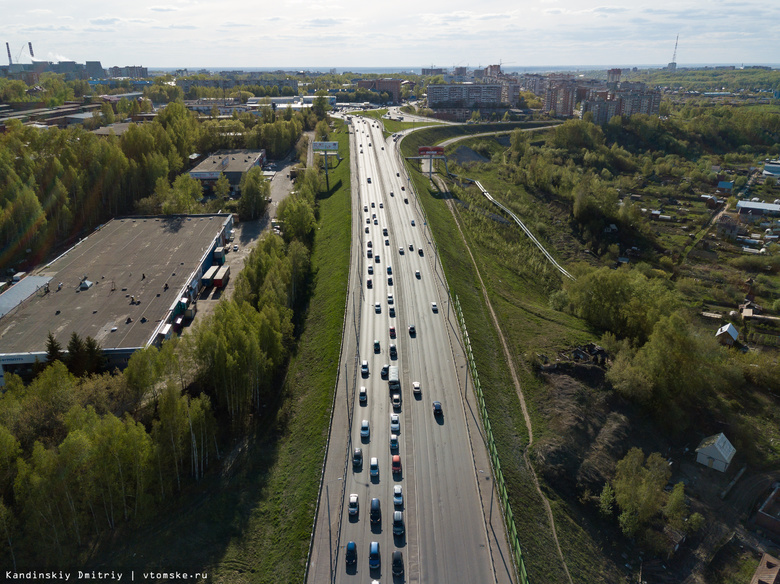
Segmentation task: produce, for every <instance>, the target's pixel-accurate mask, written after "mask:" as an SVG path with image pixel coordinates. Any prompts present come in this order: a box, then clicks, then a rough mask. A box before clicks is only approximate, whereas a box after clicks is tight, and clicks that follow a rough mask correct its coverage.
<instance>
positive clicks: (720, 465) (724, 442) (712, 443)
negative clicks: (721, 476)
mask: <svg viewBox="0 0 780 584" xmlns="http://www.w3.org/2000/svg"><path fill="white" fill-rule="evenodd" d="M736 452H737V449H736V448H734V446H733V445H732V444H731V442H729V439H728V438H726V435H725V434H724V433H723V432H721V433H720V434H715V435H714V436H708V437H707V438H705V439H704V440H702V441H701V444H699V446H698V448H696V462H698V463H699V464H703V465H704V466H706V467H708V468H714V469H715V470H719V471H720V472H726V470H727V469H728V468H729V464H731V460H732V459H733V458H734V455H735V454H736Z"/></svg>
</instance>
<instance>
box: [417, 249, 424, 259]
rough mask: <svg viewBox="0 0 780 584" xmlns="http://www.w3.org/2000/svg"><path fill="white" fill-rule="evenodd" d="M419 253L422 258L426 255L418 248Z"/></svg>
mask: <svg viewBox="0 0 780 584" xmlns="http://www.w3.org/2000/svg"><path fill="white" fill-rule="evenodd" d="M417 253H419V254H420V257H422V256H424V255H425V254H424V253H423V248H418V249H417Z"/></svg>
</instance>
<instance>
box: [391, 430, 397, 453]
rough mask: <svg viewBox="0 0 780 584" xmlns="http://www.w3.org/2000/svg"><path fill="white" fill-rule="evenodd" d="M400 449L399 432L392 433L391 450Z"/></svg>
mask: <svg viewBox="0 0 780 584" xmlns="http://www.w3.org/2000/svg"><path fill="white" fill-rule="evenodd" d="M397 450H398V434H390V452H396V451H397Z"/></svg>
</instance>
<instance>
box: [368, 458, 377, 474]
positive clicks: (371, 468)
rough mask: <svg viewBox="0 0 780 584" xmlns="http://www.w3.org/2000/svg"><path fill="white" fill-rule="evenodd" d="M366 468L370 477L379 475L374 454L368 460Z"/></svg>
mask: <svg viewBox="0 0 780 584" xmlns="http://www.w3.org/2000/svg"><path fill="white" fill-rule="evenodd" d="M368 470H369V472H370V474H371V476H372V477H378V476H379V459H378V458H377V457H376V456H373V457H372V458H371V460H370V461H369V463H368Z"/></svg>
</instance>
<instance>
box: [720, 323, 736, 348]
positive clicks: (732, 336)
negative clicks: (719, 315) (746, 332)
mask: <svg viewBox="0 0 780 584" xmlns="http://www.w3.org/2000/svg"><path fill="white" fill-rule="evenodd" d="M738 337H739V331H737V328H736V327H735V326H734V325H733V324H731V323H728V324H724V325H723V326H722V327H720V328H719V329H718V332H717V333H715V338H716V339H718V341H720V344H721V345H728V346H731V345H733V344H734V343H735V342H737V338H738Z"/></svg>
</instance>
